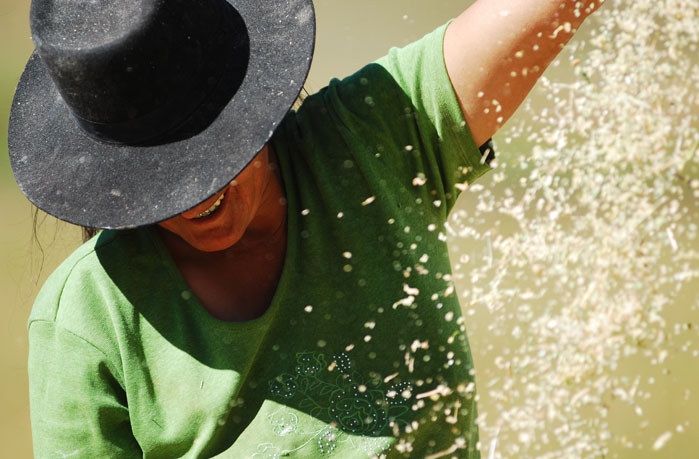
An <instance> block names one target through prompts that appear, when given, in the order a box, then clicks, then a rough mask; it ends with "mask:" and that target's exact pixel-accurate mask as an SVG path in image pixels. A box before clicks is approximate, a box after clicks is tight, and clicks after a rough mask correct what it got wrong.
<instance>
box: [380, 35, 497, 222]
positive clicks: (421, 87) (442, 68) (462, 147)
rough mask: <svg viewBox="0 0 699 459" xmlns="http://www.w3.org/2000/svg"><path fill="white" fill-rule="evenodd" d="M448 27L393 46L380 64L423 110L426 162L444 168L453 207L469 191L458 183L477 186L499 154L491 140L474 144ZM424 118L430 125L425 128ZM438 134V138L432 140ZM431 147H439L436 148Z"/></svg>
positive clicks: (444, 176)
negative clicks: (447, 50) (455, 82)
mask: <svg viewBox="0 0 699 459" xmlns="http://www.w3.org/2000/svg"><path fill="white" fill-rule="evenodd" d="M447 26H448V23H447V24H445V25H443V26H441V27H439V28H437V29H436V30H434V31H433V32H431V33H429V34H427V35H425V36H424V37H423V38H421V39H420V40H417V41H415V42H413V43H411V44H409V45H408V46H406V47H404V48H392V49H391V50H390V51H389V53H388V54H387V55H386V56H384V57H382V58H381V59H379V60H378V61H377V62H376V63H377V64H379V65H380V66H382V67H383V68H384V69H386V70H387V71H388V73H389V74H390V75H391V76H392V77H393V79H394V81H395V82H396V83H397V84H398V85H399V86H400V88H401V89H402V91H403V92H404V93H405V94H406V96H407V97H408V98H409V99H410V101H411V102H412V105H413V107H414V109H415V111H416V112H417V116H416V126H417V127H418V129H420V135H421V137H422V138H423V139H425V141H424V142H423V148H425V150H426V151H425V152H424V153H425V155H426V156H427V158H426V159H427V161H435V162H438V163H439V164H440V170H441V171H442V174H443V177H442V179H443V180H444V185H445V190H444V191H445V193H446V194H447V196H446V198H447V202H448V204H453V201H455V199H456V197H457V196H458V194H459V191H460V190H461V189H463V188H462V187H458V186H457V187H456V188H454V187H455V185H458V184H460V183H472V182H473V181H474V180H476V179H477V178H478V177H480V176H481V175H483V174H484V173H485V172H487V171H488V170H489V169H490V168H489V163H490V161H491V160H492V158H493V156H494V154H493V147H492V142H491V141H488V142H486V143H485V144H484V145H481V146H478V145H476V143H475V141H474V140H473V136H472V134H471V131H470V129H469V127H468V125H467V123H466V120H465V119H464V116H463V112H462V111H461V107H460V105H459V101H458V99H457V97H456V94H455V92H454V89H453V86H452V84H451V80H450V79H449V75H448V74H447V69H446V65H445V63H444V51H443V49H444V34H445V31H446V28H447ZM420 117H424V118H425V119H426V120H425V121H428V123H424V126H423V125H422V124H423V123H421V121H423V120H421V119H420ZM434 136H436V137H437V138H436V139H432V138H431V137H434ZM435 141H436V142H435ZM425 144H426V145H425ZM430 146H435V148H434V149H432V150H431V149H430ZM430 155H434V157H430ZM449 208H451V205H449Z"/></svg>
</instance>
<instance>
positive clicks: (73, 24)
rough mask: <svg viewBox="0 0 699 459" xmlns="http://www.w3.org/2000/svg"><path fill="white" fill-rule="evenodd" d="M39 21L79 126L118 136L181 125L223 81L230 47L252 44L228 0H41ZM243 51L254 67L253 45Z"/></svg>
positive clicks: (41, 44)
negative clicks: (250, 51) (250, 52)
mask: <svg viewBox="0 0 699 459" xmlns="http://www.w3.org/2000/svg"><path fill="white" fill-rule="evenodd" d="M231 11H232V12H231ZM231 15H233V16H231ZM237 18H238V19H240V18H239V16H237ZM30 22H31V29H32V38H33V39H34V41H35V43H36V47H37V52H38V54H39V56H40V57H41V60H42V62H43V63H44V66H45V67H46V69H47V70H48V72H49V74H50V76H51V78H52V80H53V82H54V83H55V85H56V87H57V89H58V91H59V92H60V94H61V96H62V97H63V99H64V101H65V103H66V104H67V105H68V107H69V108H70V110H71V113H72V114H73V115H74V118H75V119H76V121H77V122H78V124H79V125H80V126H81V127H82V128H83V129H84V130H85V131H86V132H88V133H89V134H91V135H92V136H93V137H97V138H99V139H101V140H104V141H108V142H114V143H139V142H142V141H145V140H147V139H148V138H152V137H154V136H157V135H159V134H162V133H163V132H166V131H168V130H171V129H173V128H174V127H175V126H177V125H178V124H180V123H181V122H182V121H183V119H184V118H186V116H187V115H188V114H189V113H190V112H191V111H192V110H193V109H195V108H196V106H197V105H198V104H200V103H201V102H202V100H203V99H204V98H205V96H206V94H207V93H208V92H209V91H210V90H211V87H212V86H214V85H215V84H216V82H217V81H218V79H219V77H220V71H221V70H220V69H221V67H222V66H221V65H220V61H221V59H227V58H228V57H225V56H222V54H230V53H232V52H233V51H234V48H235V47H236V46H238V47H240V45H241V44H243V45H245V44H247V41H246V40H247V35H246V32H245V26H244V23H243V21H242V19H240V20H236V17H235V10H233V8H232V7H231V6H230V5H229V4H228V3H227V2H225V1H224V0H150V1H148V0H118V1H114V0H111V1H109V0H34V1H33V3H32V8H31V18H30ZM243 48H245V46H243ZM239 51H240V52H238V53H237V54H238V58H240V61H241V62H240V65H241V66H245V65H246V64H247V54H246V49H241V50H239ZM229 57H230V58H234V56H229ZM214 63H218V64H219V65H213V64H214ZM241 78H242V76H241Z"/></svg>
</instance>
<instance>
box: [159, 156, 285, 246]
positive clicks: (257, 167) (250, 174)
mask: <svg viewBox="0 0 699 459" xmlns="http://www.w3.org/2000/svg"><path fill="white" fill-rule="evenodd" d="M272 176H273V172H272V169H271V164H270V159H269V150H268V148H267V147H265V148H264V149H263V150H262V151H261V152H260V153H259V154H258V155H257V156H256V157H255V159H253V160H252V162H251V163H250V164H248V166H247V167H246V168H245V169H243V170H242V171H241V172H240V174H238V176H237V177H236V178H235V180H233V181H232V182H231V183H230V184H228V186H226V188H224V189H223V190H221V191H219V192H218V193H216V194H215V195H214V196H212V197H211V198H209V199H207V200H206V201H204V202H202V203H201V204H199V205H197V206H195V207H194V208H192V209H190V210H188V211H186V212H183V213H182V214H180V215H178V216H176V217H173V218H170V219H169V220H165V221H163V222H160V223H158V225H160V226H161V227H163V228H165V229H166V230H168V231H170V232H172V233H175V234H177V235H178V236H180V237H181V238H182V239H184V240H185V241H186V242H187V243H188V244H189V245H191V246H192V247H194V248H195V249H198V250H201V251H204V252H216V251H220V250H225V249H228V248H230V247H231V246H233V245H234V244H235V243H236V242H238V241H239V240H240V239H241V238H242V237H243V234H245V231H246V229H247V228H248V226H249V225H250V222H251V221H252V220H253V218H254V217H255V214H256V213H257V211H258V209H259V207H260V204H261V202H262V196H263V194H264V191H265V188H266V186H267V184H268V182H269V180H270V179H271V178H272Z"/></svg>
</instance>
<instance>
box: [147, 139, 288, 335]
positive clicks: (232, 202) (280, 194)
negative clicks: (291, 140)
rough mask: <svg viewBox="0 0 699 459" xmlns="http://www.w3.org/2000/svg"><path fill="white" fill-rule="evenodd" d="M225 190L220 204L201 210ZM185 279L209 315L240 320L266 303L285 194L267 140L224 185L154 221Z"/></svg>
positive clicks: (282, 230)
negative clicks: (193, 204)
mask: <svg viewBox="0 0 699 459" xmlns="http://www.w3.org/2000/svg"><path fill="white" fill-rule="evenodd" d="M222 193H225V196H224V198H223V201H222V202H221V205H220V206H219V207H218V208H217V209H216V210H215V211H214V212H212V213H211V214H210V215H208V216H206V217H203V218H198V219H197V218H194V217H195V216H197V215H199V214H201V213H202V212H205V211H206V210H207V209H209V208H210V207H211V205H212V204H213V203H215V202H216V200H217V199H218V198H219V197H220V195H221V194H222ZM158 226H159V228H160V231H159V233H160V235H161V238H162V240H163V242H164V243H165V245H166V247H167V248H168V250H169V252H170V253H171V254H172V257H173V259H174V261H175V264H176V265H177V267H178V268H179V270H180V272H181V273H182V276H183V277H184V279H185V281H186V282H187V284H188V285H189V287H190V288H191V289H192V291H193V292H194V294H195V295H196V296H197V298H198V299H199V301H200V302H201V303H202V305H203V306H204V308H205V309H206V310H207V311H208V312H209V313H210V314H211V315H213V316H214V317H216V318H218V319H221V320H226V321H244V320H250V319H254V318H256V317H259V316H260V315H262V314H263V313H264V311H266V309H267V307H268V306H269V304H270V302H271V300H272V297H273V295H274V292H275V291H276V286H277V283H278V281H279V277H280V275H281V270H282V266H283V262H284V257H285V253H286V200H285V198H284V188H283V184H282V180H281V177H280V175H279V170H278V167H277V164H276V157H275V156H274V152H273V151H272V149H271V148H270V147H268V146H266V147H265V148H264V149H263V150H262V151H261V152H260V153H259V154H258V155H257V156H256V157H255V159H254V160H253V161H252V162H251V163H250V164H249V165H248V166H247V167H246V168H245V169H243V171H242V172H241V173H240V174H239V175H238V176H237V177H236V178H235V180H234V181H233V182H231V183H230V184H229V185H228V186H227V187H226V188H225V189H223V190H221V191H220V192H219V193H217V194H216V195H214V196H213V197H211V198H209V199H207V200H206V201H204V202H203V203H201V204H199V205H197V206H196V207H194V208H193V209H190V210H188V211H186V212H184V213H182V214H180V215H178V216H176V217H174V218H171V219H169V220H166V221H164V222H161V223H159V224H158Z"/></svg>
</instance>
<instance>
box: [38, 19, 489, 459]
mask: <svg viewBox="0 0 699 459" xmlns="http://www.w3.org/2000/svg"><path fill="white" fill-rule="evenodd" d="M444 30H445V28H444V27H441V28H439V29H438V30H436V31H435V32H433V33H432V34H429V35H427V36H426V37H425V38H423V39H422V40H420V41H418V42H416V43H415V44H413V45H410V46H408V47H406V48H404V49H393V50H391V52H390V53H389V54H388V56H386V57H384V58H382V59H381V60H379V61H378V62H377V63H374V64H370V65H368V66H367V67H365V68H363V69H361V70H360V71H359V72H357V73H356V74H354V75H352V76H350V77H348V78H346V79H344V80H342V81H339V80H333V81H332V82H331V83H330V84H329V86H328V87H327V88H324V89H323V90H321V91H320V92H318V93H317V94H314V95H312V96H310V97H308V98H307V99H306V101H305V102H304V104H303V105H302V107H301V108H300V109H299V110H298V111H297V112H291V113H289V115H288V116H287V117H286V118H285V120H284V122H283V123H282V125H281V126H280V127H279V129H278V130H277V131H276V133H275V135H274V137H273V140H272V141H273V143H274V148H275V150H276V152H277V154H278V156H279V160H280V168H281V171H282V176H283V180H284V185H285V189H286V195H287V201H288V244H287V255H286V260H285V264H284V268H283V273H282V276H281V279H280V282H279V286H278V289H277V291H276V294H275V296H274V299H273V301H272V303H271V305H270V307H269V309H268V310H267V312H266V313H265V314H264V315H263V316H262V317H260V318H259V319H256V320H252V321H249V322H238V323H229V322H223V321H219V320H217V319H215V318H213V317H212V316H210V315H209V314H208V313H207V312H206V311H205V310H204V308H203V307H202V306H201V304H200V303H199V302H198V301H197V298H196V297H195V296H194V295H193V294H192V292H191V291H190V289H189V288H188V286H187V285H186V283H185V282H184V280H183V278H182V276H181V275H180V273H179V271H178V270H177V268H176V266H175V264H174V262H173V260H172V259H171V257H170V255H169V253H168V252H167V250H166V248H165V247H164V245H163V244H162V242H161V241H160V239H159V237H158V235H157V232H156V231H155V230H154V229H153V228H152V227H146V228H140V229H136V230H129V231H119V232H114V231H105V232H103V233H102V234H101V235H100V236H99V237H97V238H95V239H93V240H92V241H90V242H88V243H87V244H85V245H83V246H82V247H81V248H79V249H78V250H77V251H76V252H75V253H74V254H73V255H71V256H70V257H69V258H68V259H67V260H66V261H65V262H64V263H63V264H62V265H61V266H60V267H59V268H58V269H57V270H56V272H54V273H53V274H52V275H51V277H50V278H49V280H48V281H47V282H46V284H45V286H44V287H43V289H42V290H41V293H40V294H39V296H38V297H37V300H36V303H35V306H34V309H33V311H32V313H31V317H30V319H29V337H30V353H29V373H30V399H31V415H32V428H33V436H34V447H35V453H36V456H37V457H40V458H44V457H47V458H50V457H86V458H95V457H107V456H125V457H128V456H141V455H142V456H144V457H165V458H170V457H180V456H187V457H209V456H214V455H219V454H220V455H221V457H231V458H241V457H254V458H263V457H264V458H275V457H280V456H288V455H291V456H296V457H325V456H328V455H330V456H336V457H343V458H346V457H372V456H375V455H380V454H386V455H387V456H389V457H392V456H400V455H403V454H405V455H412V456H418V457H422V456H425V455H428V454H431V453H437V452H444V451H450V452H452V453H453V455H455V456H458V457H477V456H478V453H477V451H474V450H475V444H476V441H477V429H476V426H475V424H474V418H475V414H476V407H475V400H474V396H475V393H474V384H473V380H474V377H473V370H472V360H471V356H470V353H469V349H468V344H467V340H466V335H465V329H464V325H465V324H464V320H463V318H462V315H461V312H460V308H459V304H458V300H457V297H456V295H455V293H454V289H453V285H452V283H451V281H450V279H449V273H450V264H449V259H448V254H447V247H446V242H445V239H446V238H445V236H444V230H443V228H444V222H445V220H446V218H447V215H448V212H449V210H450V209H451V207H452V206H453V204H454V202H455V199H456V197H457V188H455V185H456V184H458V183H463V182H470V181H472V180H474V179H475V178H476V177H478V176H479V175H481V174H482V173H484V172H485V171H486V170H487V165H485V164H484V161H483V160H482V156H481V152H480V151H479V149H478V148H477V146H476V145H475V144H474V141H473V139H472V137H471V134H470V132H469V130H468V128H467V127H466V123H465V122H464V120H463V116H462V113H461V111H460V108H459V104H458V102H457V100H456V97H455V95H454V93H453V90H452V87H451V84H450V82H449V79H448V76H447V73H446V69H445V67H444V61H443V54H442V37H443V34H444Z"/></svg>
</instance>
